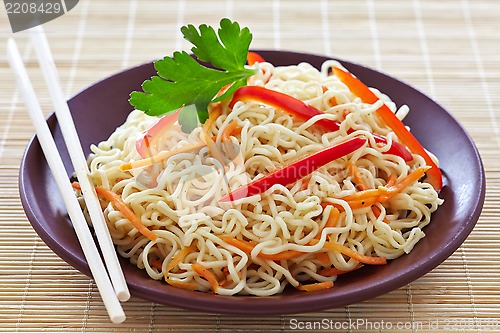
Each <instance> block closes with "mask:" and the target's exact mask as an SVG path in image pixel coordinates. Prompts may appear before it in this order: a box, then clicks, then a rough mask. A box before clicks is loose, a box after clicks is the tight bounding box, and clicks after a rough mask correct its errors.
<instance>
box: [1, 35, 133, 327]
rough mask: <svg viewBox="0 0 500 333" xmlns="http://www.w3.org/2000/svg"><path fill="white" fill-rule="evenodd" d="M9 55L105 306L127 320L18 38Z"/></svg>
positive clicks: (115, 316) (117, 319) (118, 320)
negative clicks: (43, 110)
mask: <svg viewBox="0 0 500 333" xmlns="http://www.w3.org/2000/svg"><path fill="white" fill-rule="evenodd" d="M7 56H8V60H9V63H10V66H11V67H12V69H13V71H14V74H15V77H16V80H17V83H18V86H19V89H20V91H21V94H22V95H23V97H24V100H25V102H26V105H27V106H28V110H29V113H30V117H31V120H32V122H33V125H34V126H35V130H36V133H37V137H38V141H39V142H40V145H41V147H42V150H43V153H44V155H45V158H46V160H47V163H48V165H49V168H50V170H51V171H52V174H53V176H54V178H55V181H56V184H57V187H58V188H59V191H60V192H61V195H62V198H63V200H64V203H65V205H66V207H67V209H68V214H69V216H70V219H71V222H72V223H73V228H74V229H75V232H76V235H77V237H78V240H79V242H80V244H81V247H82V250H83V253H84V255H85V258H86V260H87V263H88V264H89V267H90V271H91V272H92V276H93V277H94V280H95V283H96V285H97V288H98V289H99V292H100V294H101V297H102V300H103V302H104V306H105V307H106V310H107V311H108V315H109V317H110V319H111V321H112V322H114V323H121V322H123V321H124V320H125V313H124V312H123V309H122V306H121V304H120V301H119V300H118V298H117V296H116V294H115V293H114V290H113V287H112V284H111V281H110V280H109V277H108V275H107V273H106V269H105V267H104V264H103V262H102V261H101V258H100V255H99V251H98V250H97V247H96V245H95V243H94V240H93V238H92V234H91V233H90V229H89V227H88V224H87V221H86V220H85V217H84V215H83V212H82V210H81V207H80V204H79V203H78V200H77V198H76V196H75V193H74V191H73V188H72V186H71V182H70V180H69V178H68V177H67V174H66V169H65V168H64V164H63V161H62V159H61V156H60V155H59V153H58V150H57V146H56V144H55V142H54V138H53V137H52V134H51V132H50V129H49V126H48V125H47V123H46V121H45V117H44V115H43V112H42V110H41V108H40V104H39V103H38V100H37V98H36V95H35V91H34V90H33V86H32V84H31V82H30V79H29V77H28V73H27V72H26V68H25V66H24V63H23V61H22V59H21V55H20V54H19V50H18V49H17V45H16V42H15V41H14V39H12V38H9V40H8V41H7Z"/></svg>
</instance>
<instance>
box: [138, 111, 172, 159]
mask: <svg viewBox="0 0 500 333" xmlns="http://www.w3.org/2000/svg"><path fill="white" fill-rule="evenodd" d="M180 111H181V109H179V110H177V111H175V112H174V113H171V114H168V115H166V116H164V117H162V118H160V119H158V120H157V121H156V122H154V123H153V124H152V125H151V126H149V127H148V128H147V129H146V130H145V131H144V132H143V133H142V135H141V136H140V137H139V139H138V140H137V142H136V143H135V149H136V150H137V152H138V153H139V155H141V156H142V158H146V157H148V156H151V155H154V154H156V153H157V151H156V149H154V148H155V146H156V144H157V143H158V140H159V139H160V138H161V135H162V134H164V133H165V132H166V131H168V130H169V129H170V127H172V125H173V124H174V123H175V122H176V121H177V120H178V118H179V113H180Z"/></svg>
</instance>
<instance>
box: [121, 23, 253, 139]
mask: <svg viewBox="0 0 500 333" xmlns="http://www.w3.org/2000/svg"><path fill="white" fill-rule="evenodd" d="M181 32H182V33H183V35H184V38H185V39H186V40H188V41H190V42H191V43H193V45H195V46H194V47H193V48H192V49H191V50H192V52H193V54H194V55H195V56H196V57H197V59H198V60H199V61H201V62H209V63H211V64H212V66H213V67H214V68H208V67H206V66H204V65H202V64H200V62H198V61H197V60H195V59H194V58H193V57H191V56H190V55H189V54H188V53H186V52H174V54H173V57H165V58H163V59H160V60H158V61H156V62H155V63H154V66H155V69H156V71H157V73H158V76H154V77H152V78H151V80H146V81H145V82H144V83H143V84H142V89H143V91H144V92H138V91H134V92H132V93H131V94H130V100H129V102H130V104H132V105H133V106H134V107H135V108H136V109H138V110H142V111H144V112H146V113H147V114H148V115H152V116H161V115H164V114H168V113H172V112H174V111H175V110H177V109H179V108H180V107H182V106H184V109H182V110H181V112H180V114H179V123H180V124H181V125H182V129H183V131H185V132H189V131H192V130H193V129H194V128H196V126H198V121H199V122H201V123H204V122H205V121H206V119H207V118H208V105H209V104H210V103H212V102H215V101H220V100H222V99H224V98H227V97H229V96H230V95H231V94H233V93H234V91H235V90H236V89H238V88H239V87H241V86H244V85H246V80H247V78H249V77H250V76H252V75H253V74H255V72H256V71H255V70H253V69H247V68H245V63H246V57H247V54H248V49H249V47H250V42H251V41H252V34H251V33H250V31H249V30H248V28H243V29H240V26H239V25H238V23H236V22H231V21H230V20H229V19H222V20H221V22H220V29H219V30H218V36H217V34H216V33H215V30H214V29H213V28H212V27H210V26H207V25H204V24H203V25H200V26H199V31H198V30H197V29H196V28H195V27H194V26H193V25H188V26H184V27H182V28H181ZM228 84H232V86H231V87H230V89H228V91H226V92H225V93H224V94H222V95H221V96H219V97H218V98H214V97H215V95H216V94H217V93H218V92H219V91H220V89H221V88H222V87H224V86H226V85H228ZM187 106H192V107H190V108H187ZM193 107H194V108H196V111H197V112H193ZM196 113H197V117H194V116H193V114H194V115H196Z"/></svg>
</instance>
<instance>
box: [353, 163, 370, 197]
mask: <svg viewBox="0 0 500 333" xmlns="http://www.w3.org/2000/svg"><path fill="white" fill-rule="evenodd" d="M349 172H350V173H351V174H352V177H353V179H354V183H356V187H358V188H359V189H360V190H362V191H364V190H367V189H368V185H366V183H365V180H364V179H363V177H362V176H361V173H360V172H359V169H358V167H357V166H356V165H355V164H352V163H350V164H349Z"/></svg>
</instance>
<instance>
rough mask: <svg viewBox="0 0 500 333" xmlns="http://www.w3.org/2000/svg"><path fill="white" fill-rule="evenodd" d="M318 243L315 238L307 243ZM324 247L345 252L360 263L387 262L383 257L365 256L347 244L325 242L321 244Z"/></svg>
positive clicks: (380, 263)
mask: <svg viewBox="0 0 500 333" xmlns="http://www.w3.org/2000/svg"><path fill="white" fill-rule="evenodd" d="M317 243H318V240H317V239H312V240H311V242H309V244H311V245H315V244H317ZM323 248H324V249H327V250H332V251H336V252H340V253H342V254H345V255H346V256H348V257H351V258H352V259H354V260H357V261H359V262H360V263H363V264H368V265H385V264H387V259H386V258H384V257H372V256H367V255H364V254H361V253H358V252H356V251H354V250H352V249H350V248H348V247H347V246H344V245H341V244H337V243H334V242H325V245H323Z"/></svg>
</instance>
